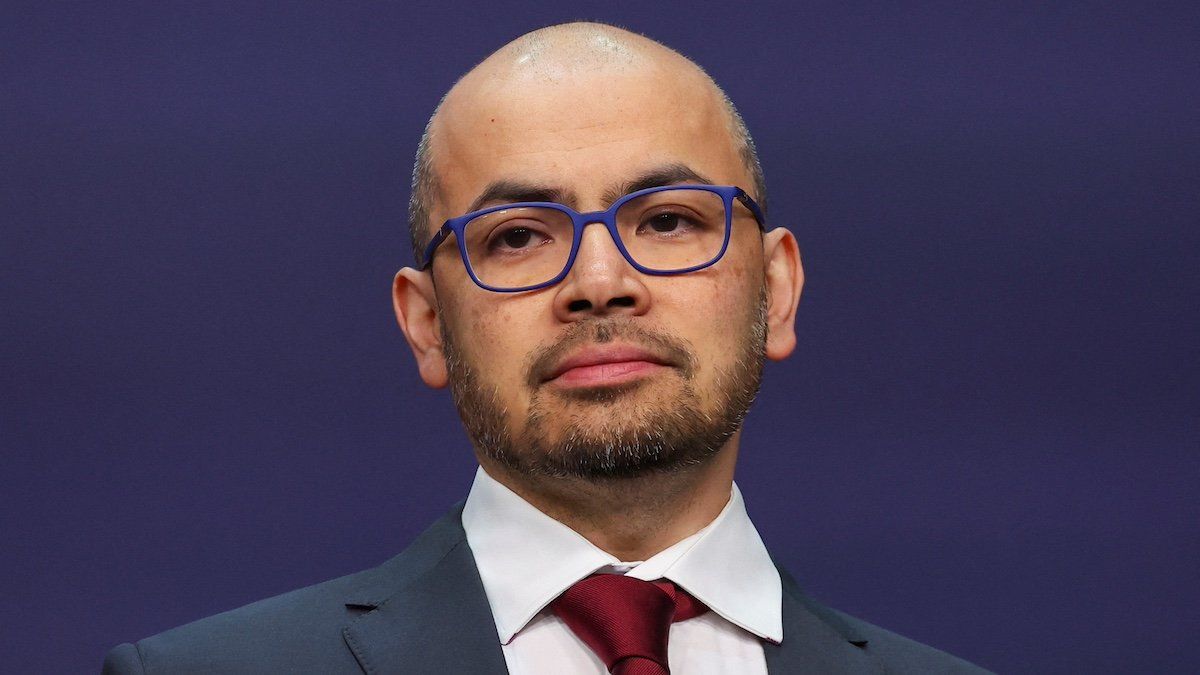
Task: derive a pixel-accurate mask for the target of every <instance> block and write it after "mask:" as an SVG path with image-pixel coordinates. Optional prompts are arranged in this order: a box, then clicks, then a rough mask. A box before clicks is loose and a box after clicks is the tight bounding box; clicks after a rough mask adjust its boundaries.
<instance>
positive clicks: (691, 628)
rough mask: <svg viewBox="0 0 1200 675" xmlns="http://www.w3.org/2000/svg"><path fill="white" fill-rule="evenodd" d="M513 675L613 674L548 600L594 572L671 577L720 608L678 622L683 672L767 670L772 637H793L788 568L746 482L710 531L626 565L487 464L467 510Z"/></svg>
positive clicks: (754, 674) (748, 674) (678, 661)
mask: <svg viewBox="0 0 1200 675" xmlns="http://www.w3.org/2000/svg"><path fill="white" fill-rule="evenodd" d="M462 522H463V529H464V530H466V533H467V543H468V544H469V545H470V547H471V551H472V552H473V553H474V555H475V562H476V564H477V565H478V567H479V576H480V578H481V579H482V580H483V588H484V590H485V591H486V592H487V598H488V603H489V604H490V605H491V608H492V616H493V617H494V618H495V621H496V632H497V634H498V635H499V636H500V643H501V645H502V649H503V651H504V660H505V662H506V663H507V664H508V670H509V673H511V675H549V674H551V673H553V674H555V675H558V674H560V673H583V674H588V673H594V674H595V675H603V674H605V673H607V672H608V670H607V669H606V668H605V667H604V663H603V662H602V661H601V660H600V658H599V657H597V656H596V655H595V654H594V653H593V652H592V651H591V649H589V648H588V646H587V645H586V644H584V643H583V641H582V640H580V639H579V638H578V637H576V636H575V634H574V633H573V632H571V629H570V628H568V627H567V625H566V624H565V623H564V622H563V621H562V619H559V618H558V616H557V615H555V614H554V613H553V611H551V610H550V608H549V607H547V605H549V603H550V602H551V601H553V600H554V599H555V598H557V597H558V596H559V595H560V594H561V593H562V592H563V591H565V590H567V589H568V588H570V587H571V585H572V584H574V583H575V582H576V581H579V580H580V579H583V578H585V577H587V576H589V575H591V574H593V573H611V574H627V575H629V576H631V577H634V578H637V579H642V580H643V581H653V580H655V579H661V578H666V579H670V580H671V581H673V582H675V583H676V584H677V585H679V586H680V587H681V588H683V589H685V590H686V591H687V592H688V593H691V594H692V595H693V596H695V597H696V598H697V599H698V600H700V601H701V602H703V603H704V604H705V605H708V607H709V609H710V610H711V611H709V612H705V613H704V614H701V615H700V616H698V617H696V618H694V619H689V620H687V621H681V622H678V623H675V624H672V625H671V632H670V641H669V643H668V658H669V659H670V665H671V672H672V673H674V674H675V675H709V674H714V675H715V674H718V673H725V674H730V675H733V674H736V675H759V674H765V673H766V672H767V664H766V660H765V658H764V656H763V649H762V642H761V641H762V640H770V641H771V642H774V643H779V642H781V641H782V640H783V618H782V615H781V606H782V600H783V591H782V585H781V583H780V580H779V571H778V570H776V569H775V565H774V564H773V563H772V562H771V559H770V557H769V556H768V555H767V549H766V547H765V546H763V543H762V539H761V538H760V537H759V536H758V531H757V530H755V529H754V525H753V524H751V523H750V518H749V516H747V515H746V506H745V504H744V502H743V501H742V495H741V492H739V491H738V488H737V485H734V486H733V489H732V491H731V494H730V498H729V502H728V503H727V504H726V505H725V508H724V509H723V510H722V511H721V513H720V514H718V515H717V517H716V518H715V519H714V520H713V521H712V522H711V523H709V524H708V525H707V526H705V527H704V529H702V530H700V531H699V532H697V533H696V534H694V535H692V536H690V537H688V538H686V539H684V540H682V541H680V542H678V543H676V544H674V545H673V546H671V547H670V548H667V549H666V550H664V551H662V552H660V553H658V554H656V555H654V556H652V557H651V558H650V559H649V560H646V561H644V562H622V561H620V560H617V559H616V558H614V557H613V556H611V555H609V554H608V553H605V552H604V551H602V550H600V549H599V548H597V547H596V546H594V545H593V544H592V543H591V542H589V541H588V540H587V539H584V538H583V536H581V535H580V534H578V533H577V532H575V531H574V530H572V529H570V528H569V527H567V526H566V525H563V524H562V523H560V522H558V521H557V520H554V519H553V518H551V517H550V516H547V515H546V514H544V513H542V512H541V511H539V510H537V509H536V508H534V507H533V505H531V504H530V503H529V502H527V501H525V500H524V499H522V498H521V497H520V496H518V495H517V494H516V493H514V492H513V491H511V490H509V489H508V488H506V487H504V486H503V485H501V484H500V483H499V482H497V481H496V480H495V479H493V478H492V477H491V476H489V475H488V474H487V473H486V472H485V471H484V470H483V469H482V468H481V469H479V471H478V472H476V474H475V482H474V484H473V485H472V486H471V492H470V494H469V495H468V496H467V502H466V505H465V506H464V507H463V513H462Z"/></svg>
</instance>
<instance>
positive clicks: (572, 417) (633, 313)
mask: <svg viewBox="0 0 1200 675" xmlns="http://www.w3.org/2000/svg"><path fill="white" fill-rule="evenodd" d="M464 84H465V86H460V87H459V88H458V89H457V90H456V91H455V92H454V93H453V94H452V95H451V97H450V98H449V99H448V100H447V102H446V105H445V106H444V107H443V111H442V113H441V116H440V119H439V123H438V126H437V128H436V129H435V134H436V170H437V172H438V175H439V179H440V186H439V194H438V198H437V199H436V200H435V205H434V208H433V214H432V215H433V218H432V220H433V222H435V223H440V222H441V221H442V220H444V219H446V218H449V217H453V216H457V215H461V214H463V213H465V212H467V211H469V210H472V209H473V208H481V207H484V206H489V205H492V203H491V202H489V203H482V204H481V203H477V200H478V198H479V196H480V195H481V194H482V193H483V192H484V191H485V190H486V189H488V188H489V187H490V186H495V185H497V184H498V183H500V182H502V181H504V182H508V183H512V184H520V185H525V186H533V187H538V188H546V189H549V190H552V191H555V192H558V193H560V194H559V195H558V197H557V198H558V200H561V201H564V203H567V204H568V205H569V206H572V207H573V208H575V209H576V210H578V211H596V210H603V209H606V208H608V206H610V204H611V201H612V199H613V197H614V196H619V195H620V194H623V193H624V191H625V190H626V188H628V187H629V186H630V185H631V184H634V183H636V182H637V181H638V180H639V179H641V178H643V177H645V176H646V175H649V174H653V173H655V172H660V171H663V170H664V169H674V170H675V171H678V170H679V169H680V167H683V168H686V170H689V171H691V172H694V173H695V174H697V175H699V176H702V177H703V178H704V179H705V180H707V181H708V182H711V183H715V184H721V185H739V186H743V187H745V186H748V185H749V184H750V177H749V175H748V173H747V171H746V169H745V167H744V164H743V162H742V160H741V157H740V156H739V154H738V149H737V148H736V147H735V145H734V143H733V141H732V139H731V137H730V129H729V124H728V117H727V114H726V112H725V110H724V109H723V106H722V105H721V102H720V100H719V98H718V97H717V96H716V95H715V92H713V90H712V89H711V88H710V87H709V86H707V85H706V83H705V82H704V81H703V80H702V79H701V77H700V76H699V75H698V74H692V73H686V72H685V73H682V74H681V73H680V72H679V70H678V69H666V68H664V69H648V70H647V69H639V70H636V71H624V72H622V71H618V70H616V69H600V70H598V71H593V72H590V73H586V74H579V73H574V74H572V75H571V76H570V77H557V78H555V77H552V76H551V77H547V76H546V74H545V73H541V72H538V73H531V74H527V75H524V76H522V75H520V74H518V75H514V76H510V77H502V78H496V77H491V78H476V79H475V80H470V79H468V80H466V81H465V82H464ZM521 200H531V199H530V198H525V199H521ZM503 201H516V199H502V200H500V202H499V203H502V202H503ZM736 214H737V217H736V218H735V222H734V226H733V232H732V236H731V240H730V244H729V248H728V250H727V252H726V254H725V255H724V257H723V258H722V259H721V260H720V261H719V262H718V263H717V264H715V265H713V266H711V267H709V268H706V269H704V270H700V271H697V272H693V273H690V274H684V275H677V276H665V277H658V276H647V275H643V274H640V273H639V272H637V271H636V270H635V269H633V268H632V267H631V266H630V265H629V264H628V263H627V262H626V261H625V259H624V258H623V257H622V256H621V254H620V252H619V251H618V250H617V248H616V246H615V245H614V243H613V241H612V239H611V237H610V235H609V234H608V232H607V230H606V229H605V228H604V226H603V225H600V224H593V225H589V226H588V228H587V230H586V231H585V233H584V236H583V240H582V243H581V245H580V250H579V253H578V256H577V258H576V260H575V264H574V267H573V268H572V270H571V272H570V273H569V274H568V276H567V277H566V279H564V280H563V281H562V282H561V283H559V284H557V285H555V286H553V287H550V288H545V289H540V290H536V291H530V292H523V293H495V292H491V291H487V290H484V289H482V288H479V287H478V286H476V285H475V284H474V283H473V282H472V281H471V279H470V278H469V277H468V275H467V273H466V270H465V269H464V266H463V264H462V262H461V259H459V257H458V252H457V248H456V246H457V243H456V242H454V241H452V240H451V241H447V242H446V243H445V244H443V245H442V246H441V247H440V248H439V249H438V251H437V253H436V255H435V256H434V264H433V267H432V274H433V281H434V288H435V289H436V296H437V305H438V310H439V315H438V320H439V322H440V327H441V331H442V340H443V343H444V351H445V356H446V365H447V368H448V370H449V376H450V384H451V387H452V389H453V393H454V397H455V401H456V404H457V405H458V407H459V411H460V414H461V415H462V416H463V419H464V423H465V424H466V426H467V429H468V432H469V433H470V435H471V436H472V440H473V441H474V442H475V444H476V446H477V448H478V449H479V450H480V451H481V452H482V453H483V454H484V455H486V456H488V457H491V458H492V459H494V460H497V461H499V462H501V463H503V464H505V465H507V466H508V467H509V468H513V469H516V470H519V471H522V472H524V473H529V474H537V473H541V474H555V475H563V474H566V475H581V476H585V477H594V476H599V475H634V474H638V473H641V472H644V471H646V470H651V469H659V470H662V469H669V468H672V467H678V466H681V465H687V464H694V463H697V462H699V461H701V460H703V459H704V458H705V457H706V456H708V455H711V454H712V453H714V452H716V451H717V450H718V449H720V447H721V446H722V445H723V444H724V443H725V441H727V440H728V438H729V437H730V435H732V434H733V433H734V432H735V431H736V429H737V428H738V426H739V424H740V422H741V418H742V416H743V415H744V413H745V411H746V409H747V408H748V407H749V405H750V402H751V400H752V399H753V397H754V394H755V392H756V391H757V387H758V383H759V378H760V375H761V368H762V358H763V341H764V335H765V318H764V312H765V302H766V298H765V292H764V284H763V275H764V263H763V243H762V236H761V234H760V232H759V230H758V228H757V226H756V225H755V222H754V220H753V218H752V217H751V216H750V214H749V212H748V211H745V210H744V209H742V208H741V207H738V209H737V211H736Z"/></svg>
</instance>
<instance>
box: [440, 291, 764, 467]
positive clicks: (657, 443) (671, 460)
mask: <svg viewBox="0 0 1200 675" xmlns="http://www.w3.org/2000/svg"><path fill="white" fill-rule="evenodd" d="M766 310H767V302H766V290H765V288H764V289H763V291H762V292H761V293H760V294H759V298H758V302H757V307H756V308H755V311H754V313H753V314H752V316H751V320H750V321H748V322H747V325H746V327H745V329H744V330H743V331H742V334H741V335H740V336H738V344H737V346H736V348H735V352H736V354H735V359H734V361H733V363H732V364H731V365H730V366H729V367H728V368H717V372H716V374H715V376H714V377H713V378H712V381H713V391H712V396H711V397H710V398H711V402H710V403H709V404H708V405H705V402H704V398H703V397H702V396H701V395H700V393H699V392H698V391H697V389H696V374H697V372H698V371H699V370H700V369H702V368H703V367H704V364H699V363H697V359H696V357H695V355H694V354H695V352H694V351H693V350H692V349H691V348H690V345H689V344H688V343H687V342H686V341H683V340H680V339H678V338H675V337H672V336H669V335H666V334H663V333H658V332H652V331H649V330H647V329H646V328H643V327H641V326H639V325H637V322H636V320H631V319H627V318H597V319H590V320H585V321H580V322H577V323H574V324H571V325H570V326H569V327H568V328H567V329H566V330H565V331H564V333H563V335H562V336H560V338H559V339H558V341H556V342H555V343H554V344H552V345H549V346H545V347H541V348H539V349H537V350H535V351H534V352H532V353H531V354H530V355H529V357H528V358H527V359H526V363H525V371H526V373H528V378H527V381H526V383H525V384H526V386H528V387H530V388H531V390H532V392H533V393H532V396H531V398H530V405H529V410H528V412H527V414H526V418H525V420H524V422H525V423H524V425H523V426H522V428H521V431H520V432H519V433H514V432H513V427H514V425H513V424H512V423H511V420H510V419H509V413H508V410H507V409H506V408H505V406H504V405H503V404H502V403H501V402H500V401H501V399H500V395H499V391H498V389H497V388H496V387H495V386H494V385H492V384H490V383H488V382H487V381H486V380H485V379H484V378H482V377H481V376H480V375H479V371H478V369H477V368H475V367H474V366H473V365H472V363H470V362H469V360H468V359H467V358H466V357H465V355H464V353H463V351H462V350H461V349H460V348H459V346H458V345H457V343H456V342H455V339H454V337H453V333H452V331H450V330H449V327H448V326H446V324H445V323H444V322H443V323H442V324H441V328H442V337H443V348H444V353H445V357H446V366H447V370H448V371H449V376H450V390H451V395H452V397H453V399H454V404H455V407H456V408H457V409H458V414H459V416H460V417H461V418H462V421H463V425H464V427H465V428H466V431H467V436H468V437H469V438H470V439H471V443H472V444H473V445H474V446H475V448H476V449H477V450H478V451H479V452H481V453H482V454H483V455H484V456H486V457H488V458H490V459H492V460H493V461H495V462H497V463H499V464H500V465H502V466H504V467H506V468H508V469H510V470H512V471H514V472H516V473H519V474H523V475H526V476H530V477H535V476H536V477H552V478H567V477H572V478H582V479H586V480H597V479H602V478H632V477H636V476H642V475H646V474H648V473H653V472H678V471H681V470H685V469H686V468H688V467H693V466H697V465H700V464H703V463H705V462H706V461H707V460H709V459H711V458H712V457H713V456H715V455H716V454H717V452H718V451H719V450H720V449H721V448H722V447H724V445H725V443H726V442H727V441H728V440H729V439H730V437H732V436H733V434H734V433H736V432H737V430H738V429H739V428H740V427H741V425H742V421H743V420H744V419H745V417H746V413H747V412H748V411H749V410H750V406H751V404H753V402H754V398H755V396H756V395H757V394H758V389H759V385H760V384H761V382H762V370H763V362H764V351H765V344H766V332H767V325H766ZM615 338H620V339H621V340H622V341H624V342H628V343H631V344H635V345H641V346H643V347H646V348H649V349H652V350H653V351H654V352H655V353H657V354H662V355H664V356H665V357H667V359H668V361H669V362H671V363H672V365H674V366H675V369H674V370H675V372H676V373H677V376H678V377H679V378H680V379H681V380H682V383H680V384H679V385H678V386H677V387H675V388H674V389H673V391H672V392H671V394H670V395H658V396H650V397H645V398H647V399H649V400H645V401H641V400H639V401H637V402H636V403H635V402H634V401H633V400H631V399H632V397H633V396H634V395H636V392H637V390H639V389H641V388H643V387H654V386H659V387H663V386H670V384H669V383H667V382H663V381H662V378H654V380H653V381H652V380H644V379H642V380H635V381H633V382H630V383H626V384H621V385H616V386H604V387H594V388H582V389H571V390H568V391H551V390H548V389H547V388H546V387H543V386H541V385H542V384H543V377H542V376H543V375H544V374H545V373H546V372H548V371H549V370H551V369H552V368H553V366H554V364H555V363H557V362H558V361H559V360H560V359H561V358H562V356H563V355H565V354H567V353H568V352H570V351H572V350H574V349H576V348H578V347H580V346H583V345H588V344H603V343H606V342H610V341H612V340H613V339H615ZM548 399H549V400H548ZM556 403H557V405H555V404H556ZM575 407H583V408H585V410H584V411H582V413H581V412H579V411H574V410H572V409H571V408H575ZM597 411H600V412H603V413H604V415H603V416H602V417H601V416H598V415H596V414H595V413H596V412H597ZM598 417H601V419H600V421H596V418H598ZM550 421H557V422H558V423H559V426H560V427H561V428H560V429H559V431H558V432H557V433H555V432H553V431H552V430H551V429H549V428H548V427H549V426H550V425H549V424H548V422H550Z"/></svg>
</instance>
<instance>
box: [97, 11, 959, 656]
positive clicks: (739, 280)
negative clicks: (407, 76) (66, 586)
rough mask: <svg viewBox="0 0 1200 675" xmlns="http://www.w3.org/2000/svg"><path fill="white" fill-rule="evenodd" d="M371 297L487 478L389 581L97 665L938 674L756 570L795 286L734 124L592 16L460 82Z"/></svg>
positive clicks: (657, 58) (210, 623)
mask: <svg viewBox="0 0 1200 675" xmlns="http://www.w3.org/2000/svg"><path fill="white" fill-rule="evenodd" d="M413 184H414V189H413V197H412V209H411V227H412V235H413V242H414V251H415V253H416V255H417V259H418V261H419V263H420V268H418V269H404V270H401V271H400V273H399V274H397V276H396V279H395V285H394V296H393V297H394V303H395V310H396V316H397V318H398V320H399V323H400V327H401V328H402V329H403V331H404V335H405V337H406V338H407V340H408V343H409V345H410V346H411V348H412V351H413V354H414V356H415V357H416V361H417V364H418V367H419V370H420V374H421V378H422V379H423V380H424V381H425V383H426V384H428V385H429V386H431V387H445V386H449V387H450V388H451V391H452V393H453V397H454V401H455V404H456V406H457V407H458V410H459V413H460V415H461V417H462V419H463V422H464V424H465V426H466V428H467V431H468V434H469V436H470V438H471V440H472V442H473V445H474V447H475V453H476V456H477V457H478V460H479V464H480V469H479V471H478V473H477V475H476V479H475V483H474V485H473V486H472V488H471V492H470V494H469V496H468V497H467V499H466V502H465V504H464V505H462V506H461V507H460V508H456V509H455V510H454V511H452V512H451V513H450V514H448V515H447V516H446V517H444V518H443V519H442V520H441V521H439V522H438V523H436V524H434V525H433V526H432V527H431V528H430V529H429V530H428V531H427V532H426V533H425V534H423V535H422V536H421V537H420V538H419V539H418V540H417V541H416V542H415V543H413V544H412V545H411V546H410V547H409V548H408V549H407V550H406V551H404V552H403V553H401V554H400V555H399V556H398V557H396V558H394V559H393V560H391V561H389V562H387V563H385V564H383V565H382V566H380V567H378V568H375V569H371V570H367V571H365V572H360V573H358V574H354V575H350V576H348V577H344V578H342V579H336V580H333V581H330V582H326V583H323V584H319V585H317V586H314V587H311V588H307V589H302V590H299V591H296V592H293V593H289V594H286V595H283V596H279V597H276V598H271V599H268V600H264V601H262V602H259V603H255V604H252V605H249V606H247V607H243V608H241V609H238V610H234V611H232V612H227V613H225V614H221V615H217V616H214V617H211V618H208V619H204V620H202V621H199V622H196V623H193V624H189V625H187V626H183V627H181V628H177V629H174V630H171V631H167V632H166V633H163V634H161V635H158V636H155V637H152V638H149V639H147V640H143V641H141V642H139V643H137V645H121V646H120V647H118V648H116V649H114V650H113V652H112V653H110V655H109V658H108V660H107V661H106V671H108V672H114V673H117V672H122V673H123V672H134V673H136V672H192V671H195V672H283V671H287V672H292V671H302V672H321V673H334V672H359V671H360V670H361V671H366V672H369V673H376V672H378V673H387V672H398V673H425V672H429V673H448V672H449V673H461V672H479V673H492V672H506V671H507V672H511V673H514V674H522V673H604V672H613V673H666V672H668V669H674V672H676V673H716V672H721V673H765V672H772V673H793V672H884V671H889V672H922V673H924V672H959V671H963V672H966V671H974V670H976V669H975V668H974V667H973V666H971V665H970V664H968V663H965V662H963V661H960V660H958V659H956V658H954V657H952V656H949V655H946V654H944V653H942V652H939V651H937V650H934V649H932V648H929V647H925V646H922V645H919V644H916V643H914V642H911V641H909V640H906V639H905V638H901V637H899V636H897V635H894V634H892V633H889V632H887V631H884V630H882V629H879V628H877V627H874V626H871V625H869V624H866V623H864V622H861V621H859V620H857V619H853V618H851V617H848V616H846V615H843V614H840V613H838V612H836V611H834V610H831V609H828V608H825V607H823V606H821V605H819V604H817V603H815V602H814V601H812V600H810V599H808V598H807V597H805V596H804V595H803V594H802V593H801V591H800V590H799V589H798V588H797V587H796V585H795V583H794V582H793V581H792V580H791V578H790V577H789V576H788V575H787V574H786V573H784V572H781V571H780V570H778V569H777V568H776V567H775V565H774V564H773V562H772V561H771V559H770V557H769V556H768V554H767V551H766V549H765V548H764V546H763V544H762V541H761V540H760V539H759V537H758V534H757V532H756V531H755V529H754V527H753V525H752V524H751V523H750V521H749V519H748V517H747V515H746V511H745V507H744V505H743V502H742V499H741V495H740V494H739V492H738V490H737V488H736V487H735V486H734V484H733V474H734V465H735V461H736V458H737V452H738V444H739V438H740V427H741V423H742V420H743V418H744V416H745V414H746V411H747V410H748V408H749V406H750V404H751V402H752V400H753V398H754V396H755V393H756V392H757V390H758V386H759V380H760V377H761V372H762V364H763V357H764V356H766V357H768V358H771V359H783V358H785V357H787V356H788V355H789V354H790V353H791V352H792V350H793V348H794V347H795V343H796V339H795V334H794V329H793V324H794V319H795V312H796V307H797V303H798V301H799V297H800V289H801V286H802V282H803V275H802V271H801V267H800V258H799V253H798V249H797V245H796V241H795V239H794V238H793V236H792V234H791V233H790V232H788V231H787V230H785V229H782V228H775V229H768V228H767V227H766V223H765V215H764V213H763V211H762V204H763V203H764V195H763V180H762V175H761V170H760V168H759V165H758V161H757V158H756V157H755V154H754V149H753V145H752V142H751V140H750V137H749V135H748V134H747V132H746V129H745V127H744V125H743V123H742V121H741V119H740V118H739V116H738V115H737V113H736V111H735V110H734V108H733V106H732V104H731V103H730V102H729V101H728V100H727V99H726V98H725V96H724V95H723V94H722V92H721V91H720V90H719V89H718V88H717V86H716V85H715V84H714V83H713V82H712V80H711V79H710V78H709V77H708V76H707V75H706V74H705V73H704V72H703V71H701V70H700V69H699V67H697V66H696V65H695V64H693V63H691V62H690V61H688V60H687V59H685V58H684V57H682V56H681V55H679V54H678V53H676V52H673V51H671V50H669V49H667V48H665V47H663V46H662V45H659V44H658V43H655V42H653V41H650V40H648V39H646V38H643V37H640V36H637V35H633V34H630V33H628V32H626V31H623V30H619V29H616V28H613V27H610V26H604V25H597V24H568V25H563V26H555V27H551V28H547V29H543V30H539V31H535V32H533V33H530V34H528V35H525V36H523V37H521V38H519V39H518V40H516V41H514V42H513V43H511V44H509V45H506V46H505V47H503V48H501V49H500V50H499V51H497V52H495V53H494V54H492V55H491V56H490V57H488V59H486V60H485V61H484V62H482V63H481V64H479V65H478V66H477V67H476V68H475V69H473V70H472V71H471V72H469V73H468V74H467V75H466V76H464V77H463V78H462V79H461V80H460V81H459V82H458V83H457V84H455V86H454V87H453V88H452V89H451V90H450V92H449V93H448V94H447V96H446V97H445V99H444V100H443V102H442V104H441V105H440V106H439V108H438V110H437V111H436V113H435V114H434V116H433V118H432V119H431V120H430V123H429V127H428V129H427V133H426V135H425V137H424V138H423V140H422V143H421V146H420V149H419V151H418V158H417V167H416V170H415V171H414V181H413Z"/></svg>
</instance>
